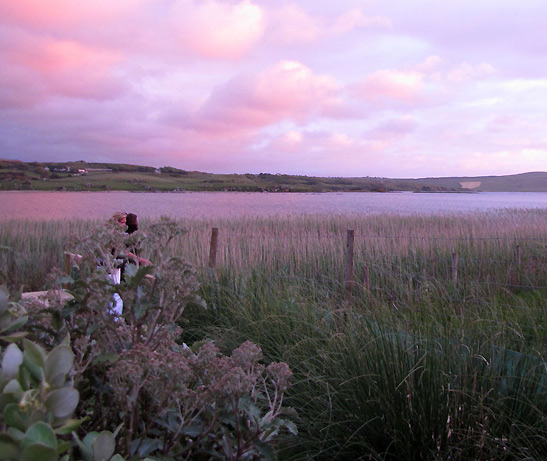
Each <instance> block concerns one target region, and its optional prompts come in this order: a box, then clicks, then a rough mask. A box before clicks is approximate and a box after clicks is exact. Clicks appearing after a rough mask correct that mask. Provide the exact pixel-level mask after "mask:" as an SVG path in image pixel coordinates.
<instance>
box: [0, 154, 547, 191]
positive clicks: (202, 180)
mask: <svg viewBox="0 0 547 461" xmlns="http://www.w3.org/2000/svg"><path fill="white" fill-rule="evenodd" d="M465 181H467V182H474V183H475V184H480V186H477V187H476V188H475V189H473V190H474V191H489V192H499V191H508V192H525V191H528V192H547V173H545V172H536V173H525V174H518V175H509V176H489V177H486V176H482V177H474V178H456V177H453V178H422V179H390V178H373V177H364V178H336V177H334V178H333V177H328V178H325V177H312V176H298V175H287V174H268V173H260V174H250V173H248V174H212V173H203V172H199V171H187V170H181V169H178V168H173V167H162V168H159V169H156V168H154V167H150V166H139V165H126V164H112V163H88V162H83V161H82V162H66V163H38V162H30V163H25V162H17V161H10V160H0V190H43V191H52V190H67V191H105V190H124V191H140V192H171V191H239V192H388V191H415V192H466V191H467V192H469V191H468V190H467V189H463V188H462V185H461V183H462V182H465Z"/></svg>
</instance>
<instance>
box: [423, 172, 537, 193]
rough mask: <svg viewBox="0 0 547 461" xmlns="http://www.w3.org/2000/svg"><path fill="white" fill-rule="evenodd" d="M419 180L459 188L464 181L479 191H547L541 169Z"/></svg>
mask: <svg viewBox="0 0 547 461" xmlns="http://www.w3.org/2000/svg"><path fill="white" fill-rule="evenodd" d="M417 181H418V182H419V183H423V184H434V185H436V186H438V187H442V188H448V189H459V188H461V187H462V186H461V184H462V183H463V184H464V185H469V186H471V190H474V191H478V192H547V172H540V171H537V172H532V173H521V174H513V175H508V176H474V177H463V176H462V177H454V178H424V179H418V180H417Z"/></svg>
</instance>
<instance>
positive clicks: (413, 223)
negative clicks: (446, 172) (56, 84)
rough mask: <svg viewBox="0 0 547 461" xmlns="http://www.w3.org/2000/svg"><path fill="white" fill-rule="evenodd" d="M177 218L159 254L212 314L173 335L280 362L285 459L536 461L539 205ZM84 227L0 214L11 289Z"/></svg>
mask: <svg viewBox="0 0 547 461" xmlns="http://www.w3.org/2000/svg"><path fill="white" fill-rule="evenodd" d="M183 222H184V225H185V227H186V228H187V229H188V232H187V233H186V234H185V235H183V236H181V237H180V238H177V239H176V240H175V241H174V242H173V245H172V246H171V249H170V251H171V252H172V254H173V255H179V256H184V257H185V258H186V259H188V260H189V261H191V262H192V263H194V264H195V265H196V267H197V268H198V270H199V272H200V277H201V281H202V289H201V290H202V295H203V296H204V297H205V299H206V301H207V303H208V305H209V309H208V310H207V311H202V310H200V309H198V308H197V307H195V308H189V309H188V310H187V312H186V314H187V315H186V317H187V319H188V321H187V323H186V324H184V325H183V328H184V336H183V338H182V339H183V340H184V341H185V342H187V343H191V342H193V341H197V340H203V339H206V338H208V339H212V340H214V341H215V342H216V343H217V345H219V347H221V348H222V349H224V350H226V351H229V350H232V349H233V348H235V347H237V346H238V345H239V344H241V343H242V342H243V341H245V340H252V341H254V342H256V343H257V344H259V345H260V346H261V347H262V349H263V351H264V353H265V358H266V360H268V361H269V360H283V361H286V362H288V363H289V365H290V366H291V369H292V370H293V373H294V380H293V381H294V388H293V391H292V393H291V394H290V395H289V396H288V402H287V403H288V404H289V405H291V406H292V407H294V408H295V409H296V411H297V417H296V418H297V421H298V427H299V436H298V437H287V438H286V440H285V441H284V444H282V445H281V446H279V447H278V450H279V454H280V457H281V458H282V459H290V460H300V459H318V460H323V459H325V460H327V459H328V460H330V459H341V460H342V459H378V460H379V459H402V460H406V459H408V460H410V459H412V460H416V459H454V460H458V459H485V460H486V459H506V460H513V459H546V458H547V436H546V435H545V434H547V362H546V357H547V306H546V301H545V299H546V298H547V214H546V213H545V210H505V211H498V212H489V213H476V214H466V215H445V216H411V217H401V216H391V215H385V214H379V215H372V216H363V215H340V216H334V215H329V216H280V217H271V218H254V217H246V218H243V219H237V220H236V219H225V220H208V219H203V220H183ZM96 225H100V223H95V222H91V221H85V220H75V221H50V222H39V223H35V222H30V221H7V222H3V223H0V236H1V240H0V245H1V246H2V247H3V251H2V252H1V254H0V258H1V259H0V261H1V263H2V266H1V267H2V268H3V271H4V273H5V276H6V278H7V280H8V281H9V283H10V285H11V286H12V287H15V288H21V287H22V288H23V289H24V290H26V291H28V290H32V289H40V288H41V287H42V286H43V284H44V280H45V274H46V273H47V272H48V271H49V270H50V269H51V268H52V267H53V266H60V265H61V264H62V261H63V259H62V258H63V250H65V249H69V250H72V249H73V248H70V247H69V248H67V246H69V240H70V236H71V235H80V236H83V235H85V234H86V233H87V232H89V231H90V229H91V228H92V227H93V226H96ZM149 225H150V222H149V221H146V220H143V221H142V222H141V227H142V232H144V233H146V229H147V227H148V226H149ZM213 227H216V228H218V229H219V242H218V252H217V265H216V268H215V269H214V276H212V271H211V269H208V268H207V265H208V258H209V249H210V238H211V229H212V228H213ZM348 229H352V230H354V233H355V255H354V256H355V279H356V280H355V287H354V289H353V293H352V295H351V296H348V293H347V291H346V290H345V286H344V282H345V280H344V263H345V262H344V257H345V251H346V248H345V245H346V232H347V230H348ZM454 253H456V254H457V255H458V278H457V281H456V283H455V281H454V277H453V272H452V270H453V269H452V261H453V256H452V255H453V254H454ZM144 256H146V255H144Z"/></svg>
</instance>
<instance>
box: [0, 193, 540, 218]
mask: <svg viewBox="0 0 547 461" xmlns="http://www.w3.org/2000/svg"><path fill="white" fill-rule="evenodd" d="M505 208H540V209H545V210H547V193H545V192H483V193H479V194H413V193H411V192H401V193H355V192H353V193H352V192H348V193H323V194H303V193H287V194H283V193H281V194H268V193H264V194H261V193H242V192H187V193H154V194H152V193H134V192H15V191H10V192H0V219H3V220H5V219H10V218H26V219H33V220H34V219H36V220H42V219H70V218H88V219H104V218H106V217H109V216H110V215H112V213H114V212H115V211H119V210H120V211H127V212H135V213H137V214H138V215H139V217H157V216H161V215H170V216H173V217H190V218H205V217H209V218H210V217H213V218H227V217H234V216H235V217H237V216H242V215H251V216H269V215H286V214H332V213H338V214H348V213H360V214H368V213H386V212H387V213H396V214H403V215H405V214H444V213H462V212H470V211H486V210H493V209H505Z"/></svg>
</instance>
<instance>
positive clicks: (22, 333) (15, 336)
mask: <svg viewBox="0 0 547 461" xmlns="http://www.w3.org/2000/svg"><path fill="white" fill-rule="evenodd" d="M26 336H28V332H27V331H18V332H17V333H12V334H11V335H8V336H0V339H2V340H3V341H6V342H7V343H16V342H17V341H19V340H20V339H22V338H24V337H26Z"/></svg>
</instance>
